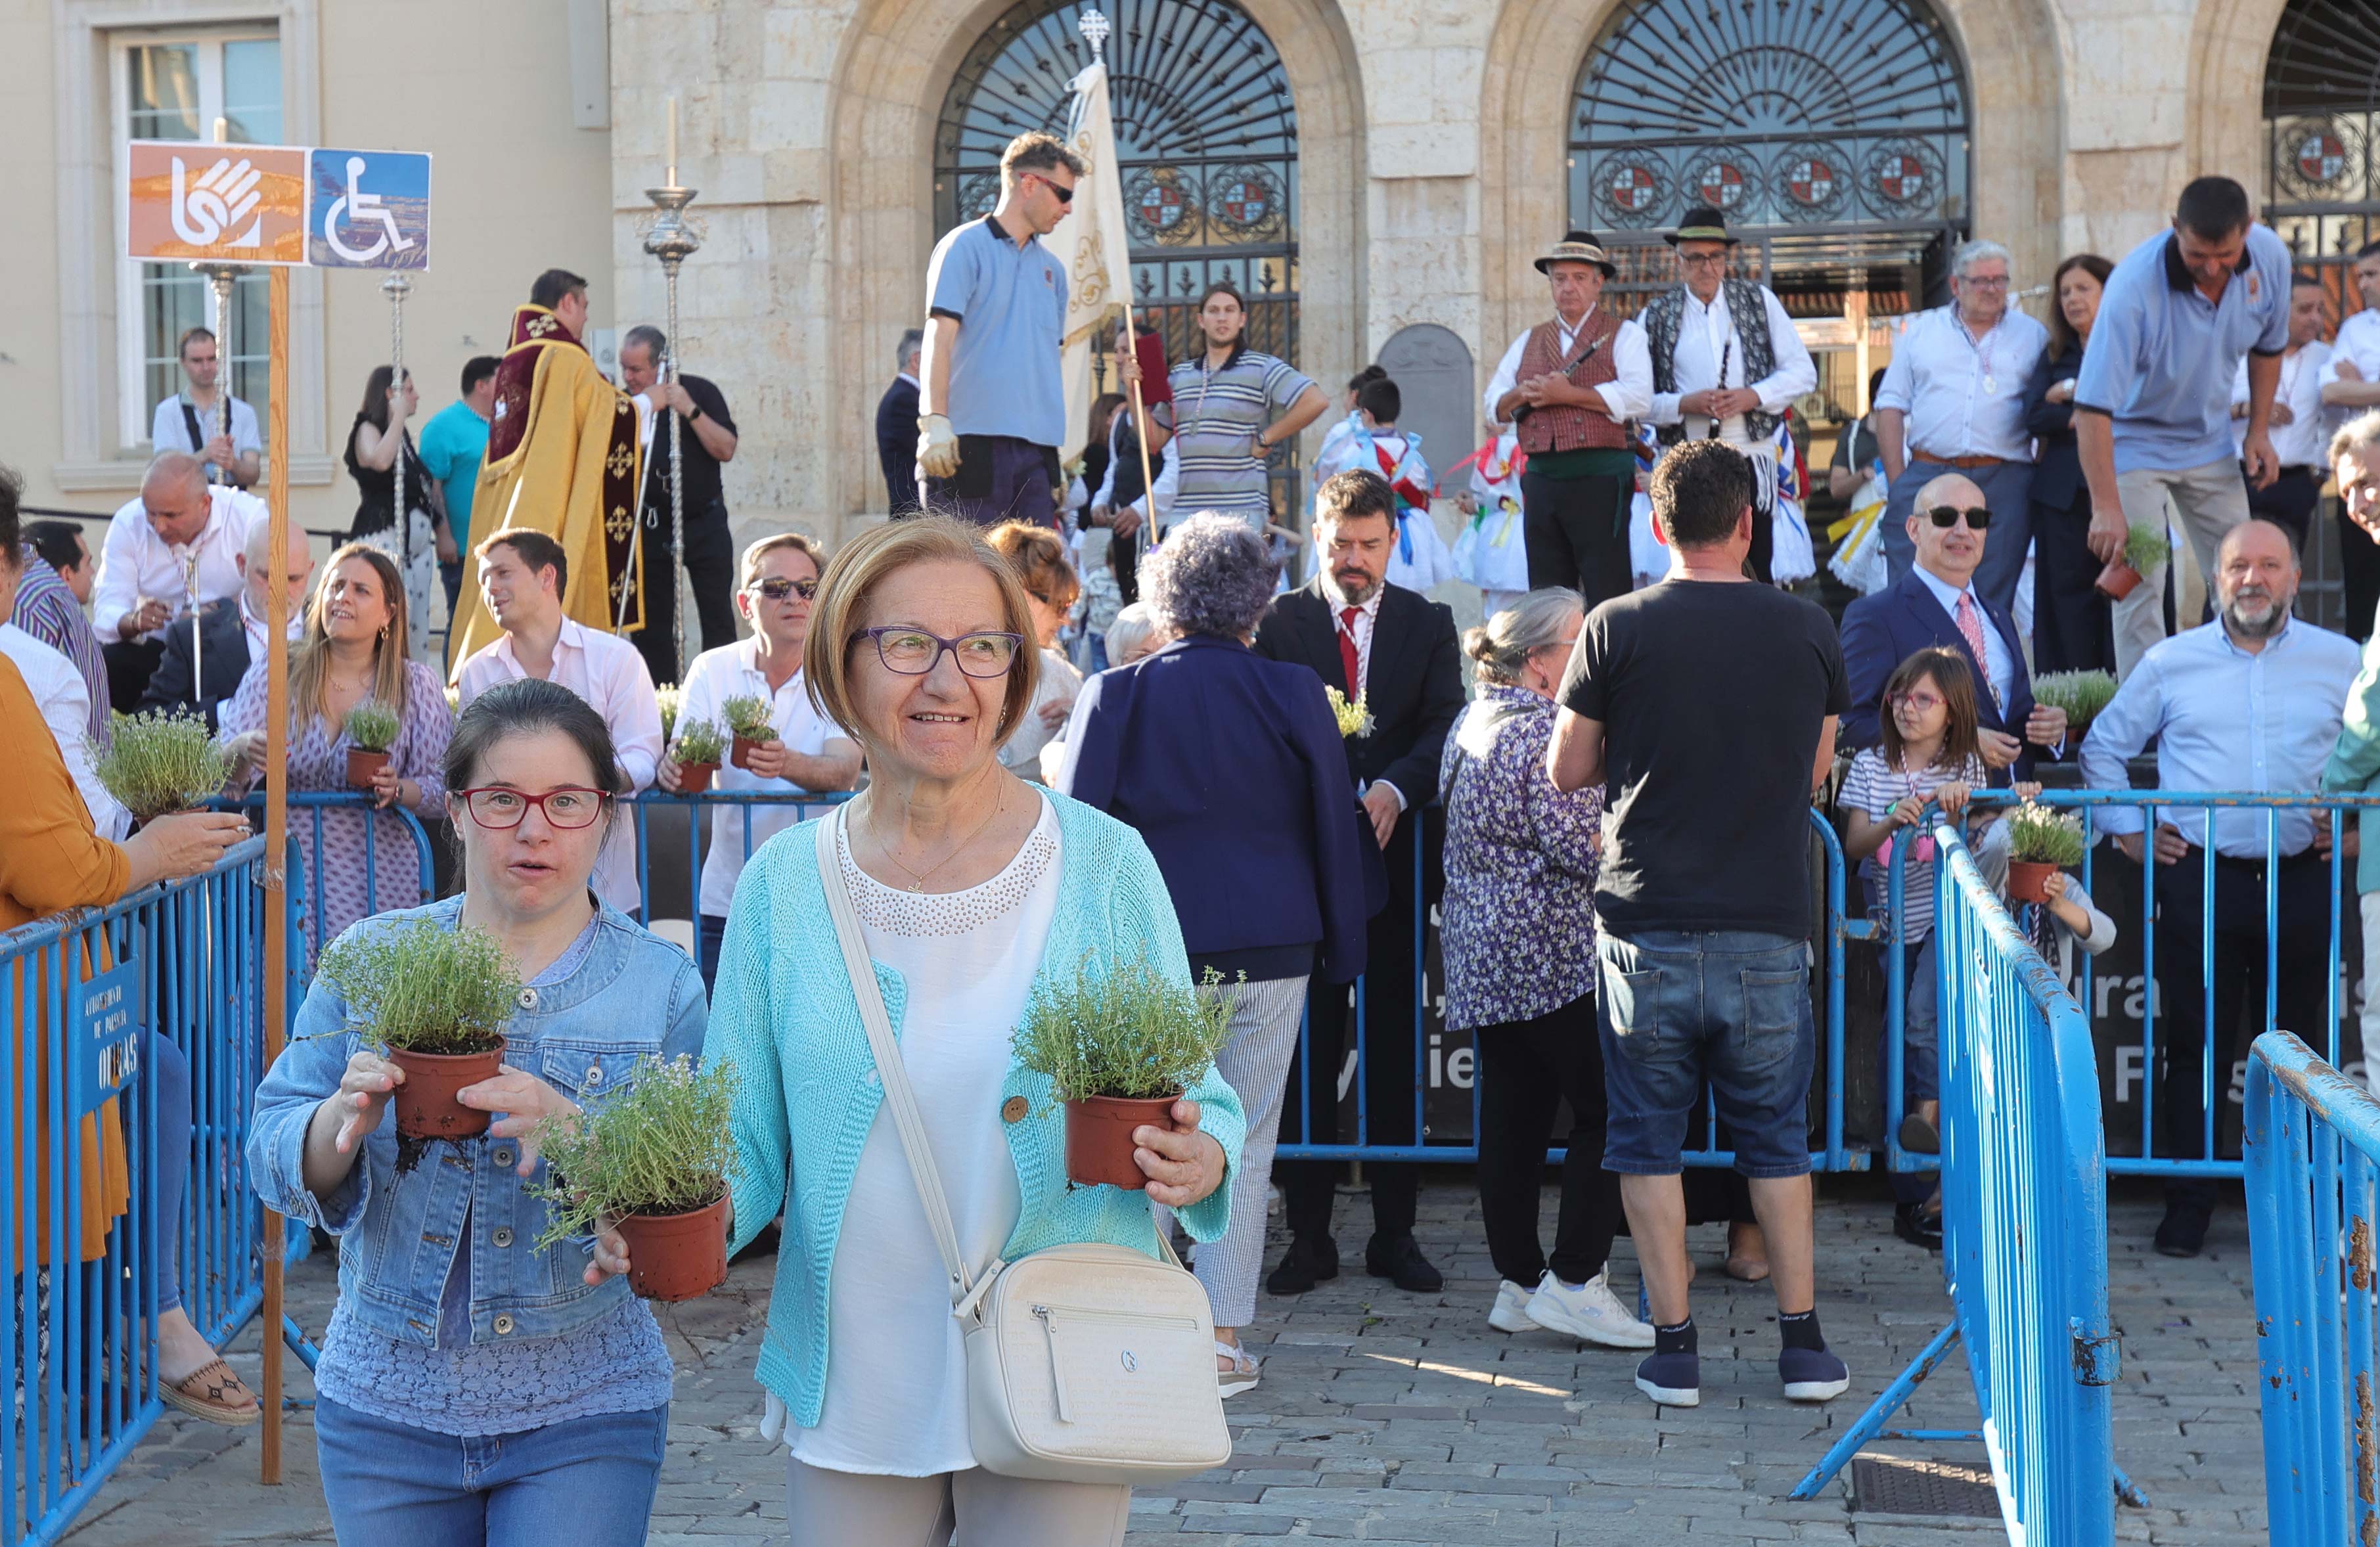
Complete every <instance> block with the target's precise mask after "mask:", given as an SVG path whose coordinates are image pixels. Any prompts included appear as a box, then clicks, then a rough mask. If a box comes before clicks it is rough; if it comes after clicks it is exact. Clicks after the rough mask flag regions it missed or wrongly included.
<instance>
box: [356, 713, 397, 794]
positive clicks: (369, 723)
mask: <svg viewBox="0 0 2380 1547" xmlns="http://www.w3.org/2000/svg"><path fill="white" fill-rule="evenodd" d="M346 733H347V739H348V740H349V741H350V742H353V743H354V745H353V746H351V747H349V748H348V749H347V787H348V788H349V789H370V788H371V787H372V777H373V775H374V774H378V773H379V772H380V771H381V770H382V769H383V768H386V767H387V766H388V749H390V748H391V747H394V746H395V745H396V733H397V719H396V711H395V710H394V709H392V708H390V707H389V706H388V705H387V704H384V703H383V702H381V701H380V700H378V699H366V700H364V701H363V702H361V703H359V704H358V705H356V706H355V707H354V708H353V709H350V710H348V711H347V718H346Z"/></svg>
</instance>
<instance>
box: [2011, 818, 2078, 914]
mask: <svg viewBox="0 0 2380 1547" xmlns="http://www.w3.org/2000/svg"><path fill="white" fill-rule="evenodd" d="M2008 824H2009V874H2008V896H2009V901H2010V902H2012V903H2018V904H2023V903H2040V902H2047V901H2048V900H2049V896H2048V894H2047V893H2046V891H2045V890H2044V889H2043V888H2044V883H2046V882H2047V881H2048V880H2049V877H2050V875H2051V873H2052V872H2054V871H2061V870H2064V869H2065V868H2066V867H2067V866H2069V865H2079V864H2081V863H2082V862H2083V822H2082V819H2080V818H2079V817H2075V816H2071V815H2070V814H2068V813H2067V812H2064V811H2058V810H2051V809H2050V808H2049V807H2047V806H2041V805H2035V804H2034V802H2033V801H2030V800H2028V801H2026V802H2025V803H2024V804H2023V805H2022V806H2019V807H2018V808H2017V809H2016V810H2013V811H2010V813H2009V818H2008Z"/></svg>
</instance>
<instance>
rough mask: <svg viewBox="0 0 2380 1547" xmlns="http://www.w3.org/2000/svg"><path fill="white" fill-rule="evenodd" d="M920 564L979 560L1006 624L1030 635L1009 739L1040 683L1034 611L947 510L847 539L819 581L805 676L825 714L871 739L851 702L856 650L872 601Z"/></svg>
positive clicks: (1010, 704)
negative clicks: (995, 589) (895, 577)
mask: <svg viewBox="0 0 2380 1547" xmlns="http://www.w3.org/2000/svg"><path fill="white" fill-rule="evenodd" d="M915 564H972V565H974V566H977V568H979V569H981V570H982V571H983V572H984V573H986V574H988V575H990V577H991V579H992V584H993V585H995V586H997V587H999V588H1000V611H1001V615H1002V619H1003V623H1002V627H1005V628H1006V629H1007V630H1008V631H1009V632H1010V633H1012V634H1017V635H1021V636H1023V638H1024V640H1025V644H1024V647H1023V648H1021V649H1020V650H1018V651H1017V652H1016V664H1015V665H1014V667H1013V668H1011V669H1010V671H1009V674H1008V696H1007V698H1006V699H1004V700H1002V703H1001V707H1000V728H999V737H998V741H995V743H994V745H998V742H999V741H1005V740H1007V739H1008V737H1010V735H1011V734H1012V733H1014V731H1015V729H1016V727H1017V725H1019V724H1020V723H1021V722H1022V721H1023V719H1024V717H1025V708H1026V705H1027V704H1029V703H1031V702H1032V701H1033V695H1034V692H1035V691H1036V689H1038V688H1039V686H1040V681H1041V652H1039V651H1038V650H1037V649H1035V648H1034V645H1033V641H1034V638H1035V636H1034V632H1033V609H1032V606H1031V604H1030V603H1028V602H1027V600H1026V595H1025V588H1024V587H1023V586H1022V585H1020V584H1018V583H1017V579H1016V571H1015V570H1014V569H1013V568H1011V567H1010V566H1009V564H1008V561H1007V560H1006V559H1004V558H1002V557H1001V556H1000V555H999V554H996V553H994V552H993V551H992V549H991V546H990V544H989V543H987V542H984V540H983V532H982V531H981V530H980V529H978V528H977V527H975V526H973V525H972V524H970V523H968V522H965V521H960V520H956V519H953V518H951V517H948V516H932V515H926V516H913V517H910V518H908V519H906V520H901V521H887V522H886V523H884V524H883V525H882V526H879V527H870V528H869V529H868V530H866V531H864V532H861V533H860V534H859V535H858V536H857V537H856V538H854V539H852V540H851V541H850V542H846V543H844V545H843V549H842V551H841V552H840V553H838V554H835V555H834V561H833V562H832V564H829V565H828V566H827V567H826V573H825V574H824V575H823V576H821V577H820V579H819V589H818V599H817V601H816V602H815V603H813V604H812V605H811V608H810V633H809V639H808V640H807V642H806V643H805V644H804V645H803V647H802V675H803V676H805V677H807V678H808V680H809V688H810V702H811V703H812V704H814V705H816V706H817V708H818V712H819V713H821V714H823V715H825V716H826V717H827V718H828V719H830V720H832V721H833V722H834V723H835V724H836V725H841V726H842V727H843V728H844V730H846V731H848V732H850V733H851V734H852V736H853V737H856V738H857V739H859V740H860V742H861V743H862V745H865V744H866V740H867V738H866V737H865V736H864V735H863V734H862V733H861V731H860V728H859V716H858V714H857V713H856V711H854V710H853V708H852V705H851V692H850V677H851V652H852V650H853V647H854V646H855V645H856V644H857V643H858V642H859V630H860V629H861V628H862V627H866V623H865V621H864V620H865V618H866V615H867V611H868V603H869V601H870V600H871V599H873V597H874V596H875V594H876V591H877V588H879V587H880V586H881V585H882V584H883V583H884V582H885V580H886V579H889V578H890V577H892V576H893V575H895V574H897V573H899V572H900V571H902V570H904V569H906V568H908V567H909V566H911V565H915Z"/></svg>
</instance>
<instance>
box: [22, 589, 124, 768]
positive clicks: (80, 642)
mask: <svg viewBox="0 0 2380 1547" xmlns="http://www.w3.org/2000/svg"><path fill="white" fill-rule="evenodd" d="M24 554H25V568H24V572H23V574H22V575H21V576H20V577H19V578H18V581H17V610H16V612H15V613H14V614H13V615H11V616H10V617H9V618H8V620H7V621H9V622H11V623H14V624H15V625H16V626H17V627H19V628H22V629H23V630H24V631H25V632H26V633H28V634H30V635H32V636H33V638H35V639H37V640H41V641H42V643H43V644H45V645H47V646H49V647H50V648H51V649H52V650H55V651H56V652H58V653H59V654H61V655H63V656H65V657H66V658H67V660H69V661H71V662H73V663H74V666H75V670H76V671H78V672H79V673H81V674H82V680H83V686H85V687H86V688H90V689H91V736H92V737H93V738H94V739H96V740H97V741H98V742H99V744H100V745H101V746H103V747H104V746H106V745H107V743H108V725H107V709H108V699H107V657H106V656H104V655H103V654H101V653H100V647H99V636H98V635H97V634H96V633H93V632H92V631H91V619H89V618H87V617H85V616H84V615H83V612H82V603H79V602H78V601H76V600H75V593H74V592H73V591H71V590H69V589H68V588H67V583H66V581H64V580H63V579H59V578H58V572H57V571H56V570H55V569H54V568H52V567H51V566H50V563H49V561H48V560H47V559H44V558H42V555H41V554H37V553H35V552H34V551H33V548H32V544H30V543H27V544H26V545H25V549H24Z"/></svg>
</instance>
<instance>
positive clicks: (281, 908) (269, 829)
mask: <svg viewBox="0 0 2380 1547" xmlns="http://www.w3.org/2000/svg"><path fill="white" fill-rule="evenodd" d="M271 280H272V285H271V289H270V291H269V293H268V298H267V306H266V314H267V317H268V319H269V321H268V323H267V330H266V331H267V337H268V338H269V340H270V343H269V346H268V347H269V349H270V360H271V363H270V366H269V368H268V369H269V372H270V374H269V376H268V377H267V380H268V381H269V382H270V384H271V385H270V386H269V387H268V389H267V390H268V393H269V395H270V396H271V401H270V402H269V403H268V404H267V405H266V408H265V412H266V414H267V416H268V422H269V424H270V429H269V430H268V431H267V432H266V434H265V440H264V445H265V454H266V455H267V456H269V457H271V458H272V459H273V461H272V471H271V473H270V475H269V476H268V477H267V479H266V481H265V489H266V491H267V493H266V498H267V500H268V502H269V510H270V519H271V522H272V527H271V530H272V534H273V535H272V538H271V545H270V550H269V554H268V556H267V560H266V562H267V563H269V564H270V565H271V566H272V568H271V570H270V571H268V572H267V575H266V577H265V596H266V600H265V606H264V618H265V647H264V648H265V662H266V665H265V679H264V680H265V698H264V703H265V710H264V771H265V782H264V864H263V881H264V1064H265V1067H267V1068H270V1067H272V1066H273V1060H275V1059H277V1058H279V1057H280V1056H281V1044H282V1041H283V1033H284V1029H285V1027H286V1026H287V1025H288V1023H289V1000H288V994H289V975H288V963H289V937H288V929H289V906H288V885H287V877H286V875H285V873H284V866H283V861H284V859H285V857H286V856H287V854H288V850H289V778H288V773H289V623H288V620H289V604H290V596H289V271H288V269H286V268H285V267H282V266H279V265H275V266H274V268H273V272H272V276H271ZM398 472H399V481H400V482H401V481H403V469H402V468H400V469H398ZM286 1236H287V1228H286V1226H285V1224H283V1222H282V1217H281V1215H279V1214H278V1213H276V1212H273V1210H272V1209H271V1208H267V1209H266V1210H265V1211H264V1229H263V1232H262V1240H261V1246H262V1248H263V1250H264V1315H263V1328H262V1333H263V1344H264V1392H263V1406H264V1443H263V1446H262V1452H263V1475H262V1477H261V1481H263V1482H265V1483H266V1484H268V1485H273V1484H278V1483H279V1482H280V1481H281V1395H282V1354H281V1350H282V1341H281V1329H282V1319H283V1315H284V1312H283V1310H282V1283H281V1266H282V1259H283V1257H284V1256H285V1239H286Z"/></svg>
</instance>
